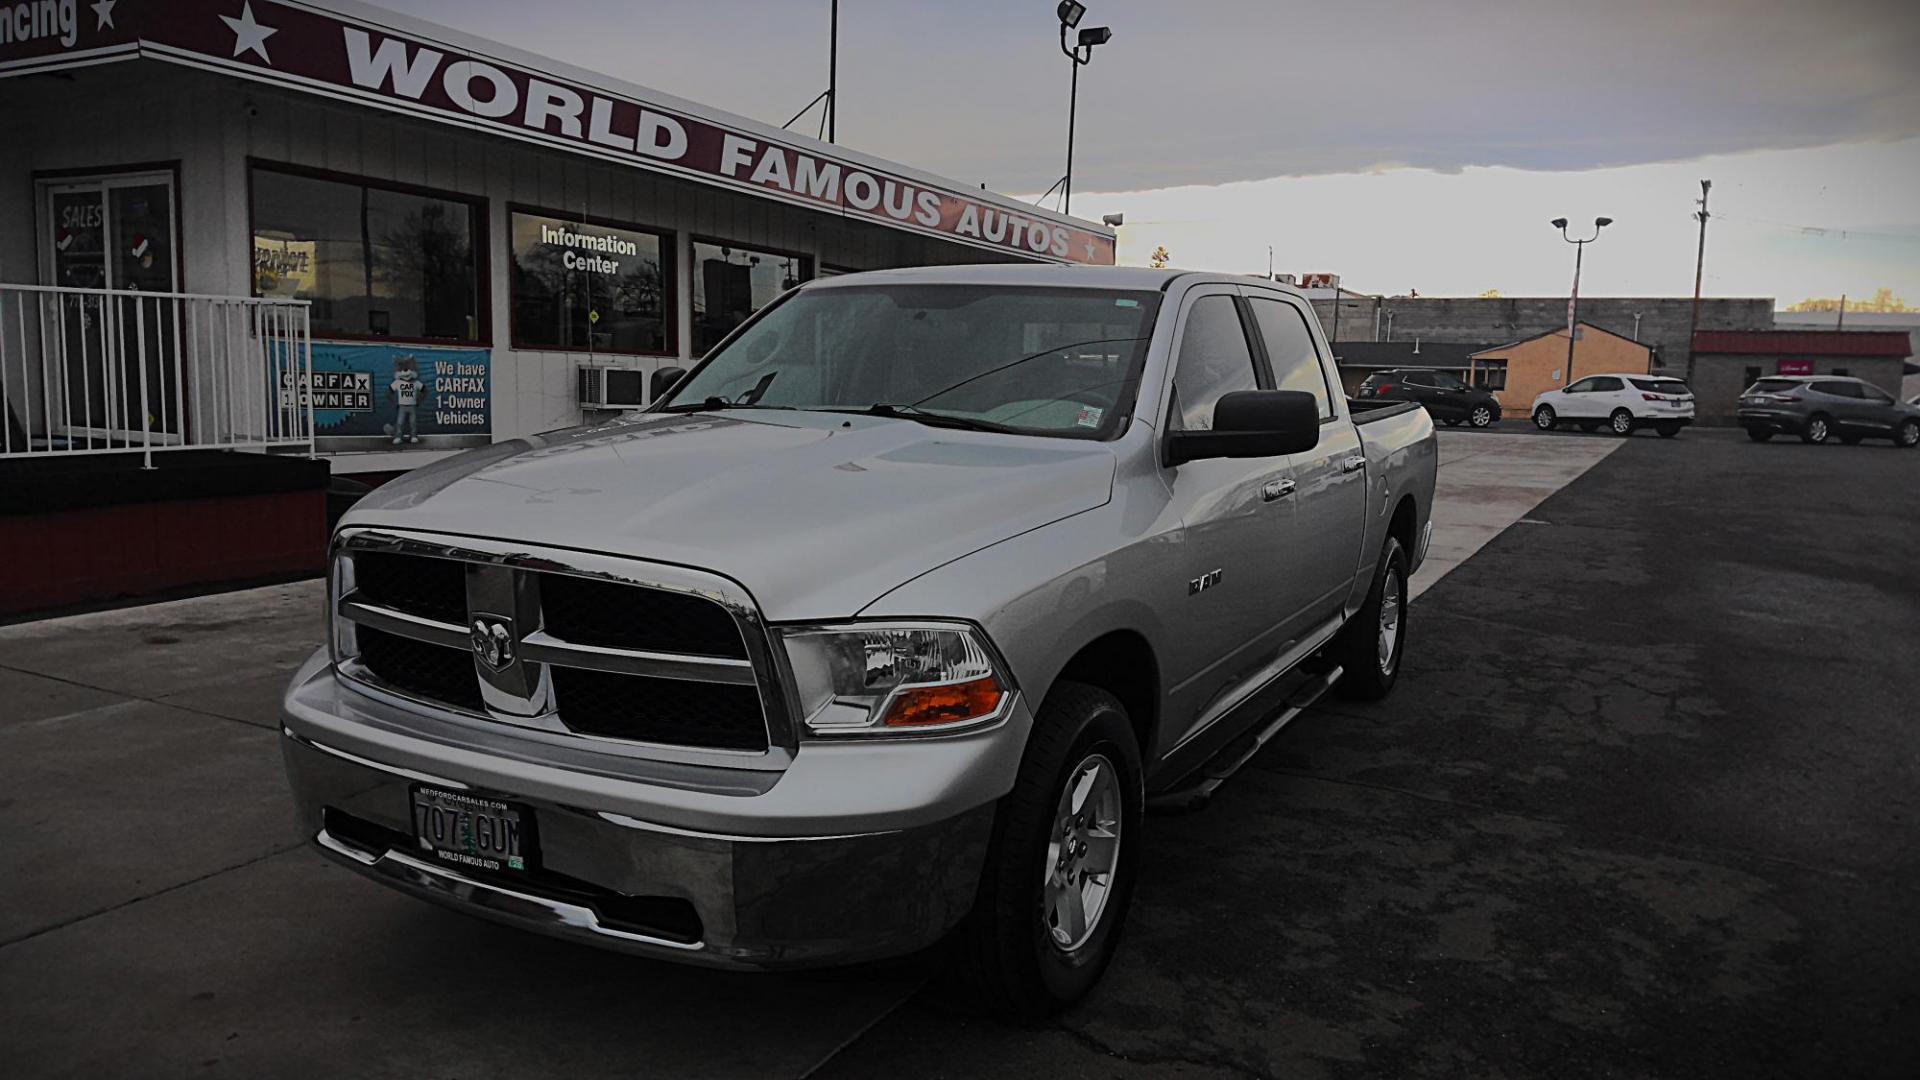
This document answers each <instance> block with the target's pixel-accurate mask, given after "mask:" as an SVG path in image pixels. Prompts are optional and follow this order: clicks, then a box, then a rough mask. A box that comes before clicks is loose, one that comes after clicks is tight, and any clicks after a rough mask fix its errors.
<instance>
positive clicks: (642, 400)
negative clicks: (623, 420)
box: [580, 364, 647, 409]
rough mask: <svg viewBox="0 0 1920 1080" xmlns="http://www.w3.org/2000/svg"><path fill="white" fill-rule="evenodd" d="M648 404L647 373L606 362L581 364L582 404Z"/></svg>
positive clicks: (627, 406)
mask: <svg viewBox="0 0 1920 1080" xmlns="http://www.w3.org/2000/svg"><path fill="white" fill-rule="evenodd" d="M646 404H647V373H646V372H644V371H635V370H633V369H632V368H620V367H608V366H606V365H604V364H582V365H580V407H581V408H583V409H639V408H643V407H645V406H646Z"/></svg>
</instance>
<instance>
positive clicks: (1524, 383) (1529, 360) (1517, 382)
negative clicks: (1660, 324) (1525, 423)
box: [1467, 322, 1653, 416]
mask: <svg viewBox="0 0 1920 1080" xmlns="http://www.w3.org/2000/svg"><path fill="white" fill-rule="evenodd" d="M1468 363H1469V369H1468V370H1469V378H1468V380H1467V381H1468V382H1470V383H1472V384H1473V385H1474V386H1478V387H1483V388H1485V389H1487V390H1491V391H1492V392H1493V396H1494V397H1495V398H1496V399H1497V400H1498V401H1499V402H1500V412H1501V413H1502V415H1505V416H1525V415H1527V413H1528V412H1530V411H1531V410H1532V409H1533V399H1534V398H1535V397H1538V396H1539V395H1540V394H1542V393H1544V392H1546V391H1548V390H1558V389H1560V388H1561V387H1563V386H1566V385H1567V384H1568V383H1569V382H1572V381H1573V379H1579V378H1584V377H1586V376H1588V375H1603V374H1608V375H1610V374H1629V375H1634V374H1637V375H1645V374H1647V373H1648V372H1650V371H1651V370H1652V367H1653V350H1652V349H1650V348H1648V347H1647V346H1646V345H1643V344H1641V343H1640V342H1638V341H1635V340H1633V339H1632V338H1629V337H1623V336H1621V335H1619V334H1616V333H1614V332H1613V331H1611V330H1606V329H1603V328H1601V327H1598V326H1595V325H1593V324H1592V323H1588V322H1583V323H1581V324H1579V334H1578V336H1577V337H1576V338H1575V339H1574V343H1573V371H1572V372H1571V377H1569V373H1568V372H1567V371H1566V370H1565V368H1566V366H1567V332H1566V331H1565V330H1563V329H1561V330H1549V331H1547V332H1546V333H1544V334H1536V335H1534V336H1533V337H1530V338H1522V339H1520V340H1519V341H1516V342H1513V343H1512V344H1510V345H1501V346H1499V347H1498V348H1492V349H1482V350H1481V351H1479V352H1476V353H1474V354H1473V355H1472V356H1470V357H1469V358H1468Z"/></svg>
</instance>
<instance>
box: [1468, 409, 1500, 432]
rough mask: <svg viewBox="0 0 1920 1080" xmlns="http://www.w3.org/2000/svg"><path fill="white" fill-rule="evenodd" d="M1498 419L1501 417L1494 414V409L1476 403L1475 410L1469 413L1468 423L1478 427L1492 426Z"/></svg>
mask: <svg viewBox="0 0 1920 1080" xmlns="http://www.w3.org/2000/svg"><path fill="white" fill-rule="evenodd" d="M1498 419H1500V418H1499V417H1498V416H1495V415H1494V412H1493V409H1492V408H1491V407H1490V406H1486V405H1475V406H1474V407H1473V411H1472V412H1471V413H1468V414H1467V423H1469V424H1472V425H1473V426H1474V427H1477V428H1483V427H1492V426H1493V422H1494V421H1495V420H1498Z"/></svg>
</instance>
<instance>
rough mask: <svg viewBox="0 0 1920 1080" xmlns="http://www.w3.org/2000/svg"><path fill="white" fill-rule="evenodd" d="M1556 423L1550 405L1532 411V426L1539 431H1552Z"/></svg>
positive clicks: (1556, 419)
mask: <svg viewBox="0 0 1920 1080" xmlns="http://www.w3.org/2000/svg"><path fill="white" fill-rule="evenodd" d="M1558 422H1559V420H1558V417H1557V416H1556V415H1555V413H1554V411H1553V406H1551V405H1542V406H1540V407H1539V408H1537V409H1535V410H1533V426H1534V427H1537V428H1539V429H1540V430H1541V431H1552V430H1553V426H1554V424H1556V423H1558Z"/></svg>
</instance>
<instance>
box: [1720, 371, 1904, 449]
mask: <svg viewBox="0 0 1920 1080" xmlns="http://www.w3.org/2000/svg"><path fill="white" fill-rule="evenodd" d="M1739 416H1740V426H1742V427H1744V428H1746V429H1747V437H1748V438H1750V439H1752V440H1753V441H1754V442H1766V441H1767V440H1768V439H1771V438H1773V437H1774V435H1775V434H1776V433H1778V432H1786V433H1787V434H1790V435H1798V436H1800V441H1801V442H1806V443H1823V442H1826V441H1827V440H1828V439H1829V438H1838V439H1839V440H1840V441H1841V442H1843V443H1846V444H1847V445H1848V446H1852V445H1853V444H1855V443H1857V442H1859V441H1860V440H1861V439H1892V440H1893V444H1894V445H1895V446H1901V447H1911V446H1915V445H1920V406H1917V405H1914V404H1913V403H1911V402H1907V403H1902V402H1899V401H1896V400H1894V398H1893V396H1892V395H1890V394H1888V393H1887V392H1886V391H1885V390H1882V389H1880V388H1879V387H1877V386H1875V385H1873V384H1872V383H1870V382H1867V381H1866V380H1865V379H1855V378H1852V377H1849V376H1845V375H1780V376H1773V377H1770V378H1765V379H1761V380H1760V381H1758V382H1756V383H1754V384H1753V385H1752V386H1749V387H1747V389H1746V392H1745V393H1743V394H1741V395H1740V410H1739Z"/></svg>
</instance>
